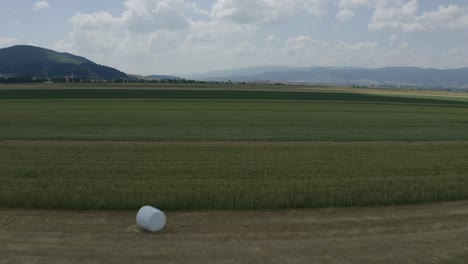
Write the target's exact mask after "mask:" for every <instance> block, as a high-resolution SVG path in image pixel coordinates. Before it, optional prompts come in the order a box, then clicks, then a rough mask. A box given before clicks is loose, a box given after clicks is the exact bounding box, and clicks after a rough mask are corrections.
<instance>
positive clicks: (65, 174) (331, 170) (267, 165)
mask: <svg viewBox="0 0 468 264" xmlns="http://www.w3.org/2000/svg"><path fill="white" fill-rule="evenodd" d="M0 157H1V159H0V160H1V162H0V166H1V167H2V177H0V186H1V187H0V204H1V205H2V206H13V207H15V206H26V207H40V208H73V209H134V208H138V207H139V206H142V205H144V204H154V205H157V206H159V207H161V208H163V209H194V208H197V209H207V208H211V209H212V208H219V209H223V208H244V209H245V208H308V207H319V206H357V205H375V204H402V203H415V202H428V201H439V200H459V199H467V198H468V163H467V162H466V160H468V143H466V142H439V143H401V142H400V143H396V142H388V143H382V142H379V143H376V142H367V143H362V142H361V143H332V142H322V143H274V142H271V143H248V142H246V143H211V144H208V143H203V142H199V143H115V142H114V143H112V142H109V143H92V142H88V143H83V142H74V143H60V142H56V143H51V142H23V143H18V142H16V143H15V142H11V143H8V142H7V143H3V144H2V145H1V148H0Z"/></svg>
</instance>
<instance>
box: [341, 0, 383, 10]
mask: <svg viewBox="0 0 468 264" xmlns="http://www.w3.org/2000/svg"><path fill="white" fill-rule="evenodd" d="M373 2H374V1H373V0H340V2H339V3H338V5H339V7H340V8H342V9H356V8H361V7H370V6H371V5H372V3H373Z"/></svg>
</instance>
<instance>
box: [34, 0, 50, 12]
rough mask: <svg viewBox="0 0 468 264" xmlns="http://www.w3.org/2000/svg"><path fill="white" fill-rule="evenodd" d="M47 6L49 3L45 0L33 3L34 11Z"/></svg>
mask: <svg viewBox="0 0 468 264" xmlns="http://www.w3.org/2000/svg"><path fill="white" fill-rule="evenodd" d="M49 7H50V5H49V3H47V1H39V2H36V3H35V4H34V7H33V9H34V10H36V11H40V10H45V9H48V8H49Z"/></svg>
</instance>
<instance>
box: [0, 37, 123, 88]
mask: <svg viewBox="0 0 468 264" xmlns="http://www.w3.org/2000/svg"><path fill="white" fill-rule="evenodd" d="M72 74H73V76H74V78H79V79H95V80H111V79H127V78H128V76H127V74H125V73H123V72H121V71H118V70H116V69H114V68H111V67H107V66H103V65H99V64H96V63H94V62H92V61H90V60H88V59H86V58H83V57H79V56H75V55H73V54H70V53H59V52H56V51H53V50H49V49H44V48H39V47H34V46H26V45H19V46H13V47H9V48H4V49H0V76H30V77H38V78H53V77H64V76H70V75H72Z"/></svg>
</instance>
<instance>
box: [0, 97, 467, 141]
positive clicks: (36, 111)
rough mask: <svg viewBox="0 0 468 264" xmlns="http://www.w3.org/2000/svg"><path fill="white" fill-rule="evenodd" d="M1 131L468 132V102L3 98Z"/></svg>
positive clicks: (192, 137)
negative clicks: (441, 104)
mask: <svg viewBox="0 0 468 264" xmlns="http://www.w3.org/2000/svg"><path fill="white" fill-rule="evenodd" d="M0 120H1V122H0V139H3V140H88V141H99V140H101V141H102V140H113V141H121V140H122V141H324V140H325V141H382V140H385V141H386V140H398V141H438V140H452V141H453V140H468V107H462V106H446V105H445V106H440V105H426V104H423V105H419V104H386V103H369V102H365V103H361V102H347V101H345V102H342V101H330V102H328V101H327V102H325V101H289V100H279V101H263V100H262V101H261V100H240V101H229V100H228V101H226V100H214V99H213V100H188V99H185V100H182V99H166V100H159V99H148V100H125V99H113V100H110V99H108V100H104V99H100V100H85V99H80V100H50V99H47V100H0Z"/></svg>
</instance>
